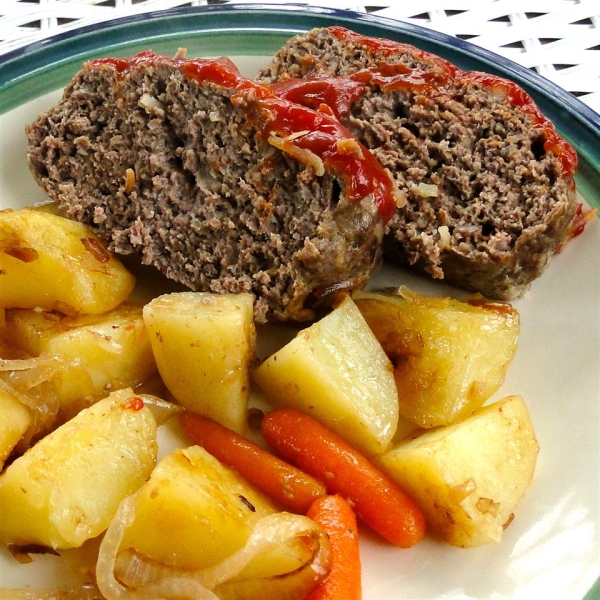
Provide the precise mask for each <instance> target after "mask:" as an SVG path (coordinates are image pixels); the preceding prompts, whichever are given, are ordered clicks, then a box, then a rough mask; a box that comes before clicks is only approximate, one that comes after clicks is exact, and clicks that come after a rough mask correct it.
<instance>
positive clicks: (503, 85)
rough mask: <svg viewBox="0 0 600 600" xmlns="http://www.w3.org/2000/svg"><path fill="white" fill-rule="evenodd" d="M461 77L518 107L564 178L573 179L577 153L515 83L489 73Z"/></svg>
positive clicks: (467, 74)
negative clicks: (557, 164) (534, 128)
mask: <svg viewBox="0 0 600 600" xmlns="http://www.w3.org/2000/svg"><path fill="white" fill-rule="evenodd" d="M462 77H463V78H464V79H465V80H466V81H467V82H473V83H479V84H481V85H484V86H486V87H489V88H492V89H495V90H498V91H499V92H500V93H501V94H503V95H505V97H506V99H507V100H508V102H510V104H511V105H512V106H520V107H521V108H522V109H523V112H525V113H526V114H528V115H529V116H530V117H531V118H532V119H533V122H534V123H535V124H536V125H537V126H538V127H539V129H540V130H541V131H542V132H543V134H544V150H545V151H546V152H549V153H551V154H554V155H555V156H556V157H557V158H558V160H559V161H560V164H561V167H562V172H563V175H564V176H565V177H573V175H574V174H575V171H576V169H577V161H578V159H577V153H576V152H575V149H574V148H573V147H572V146H571V145H570V144H569V143H568V142H567V141H566V140H564V139H563V138H562V137H560V136H559V135H558V133H556V129H554V125H553V124H552V123H551V122H550V121H549V120H548V119H547V118H546V117H545V116H544V115H543V114H542V113H541V111H540V109H539V108H538V107H537V105H536V104H535V102H534V101H533V98H532V97H531V96H530V95H529V94H528V93H527V92H526V91H525V90H523V89H522V88H520V87H519V86H518V85H517V84H516V83H514V82H512V81H509V80H508V79H504V78H503V77H499V76H498V75H491V74H489V73H480V72H478V71H466V72H464V73H463V74H462Z"/></svg>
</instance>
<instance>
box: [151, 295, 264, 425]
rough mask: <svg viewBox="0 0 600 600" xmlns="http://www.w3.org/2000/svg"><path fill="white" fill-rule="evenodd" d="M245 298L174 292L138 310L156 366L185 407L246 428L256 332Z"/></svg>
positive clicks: (166, 383) (175, 396) (250, 304)
mask: <svg viewBox="0 0 600 600" xmlns="http://www.w3.org/2000/svg"><path fill="white" fill-rule="evenodd" d="M252 305H253V297H252V296H251V295H250V294H222V295H221V294H211V293H204V292H175V293H172V294H165V295H162V296H159V297H158V298H155V299H154V300H152V301H151V302H149V303H148V304H147V305H146V306H145V307H144V321H145V322H146V326H147V328H148V332H149V334H150V340H151V343H152V349H153V352H154V357H155V359H156V364H157V365H158V370H159V372H160V375H161V377H162V379H163V381H164V382H165V385H166V386H167V388H168V389H169V391H170V392H171V394H173V397H174V398H175V399H176V400H177V401H178V402H179V403H180V404H181V405H182V406H184V407H185V408H187V409H189V410H192V411H194V412H198V413H201V414H203V415H205V416H207V417H210V418H211V419H213V420H215V421H217V422H219V423H221V424H222V425H224V426H225V427H229V428H230V429H233V430H234V431H237V432H238V433H243V432H244V431H245V429H246V421H247V412H248V398H249V394H250V382H249V380H250V375H249V373H250V367H251V365H252V364H253V362H254V351H255V340H256V331H255V328H254V320H253V308H252Z"/></svg>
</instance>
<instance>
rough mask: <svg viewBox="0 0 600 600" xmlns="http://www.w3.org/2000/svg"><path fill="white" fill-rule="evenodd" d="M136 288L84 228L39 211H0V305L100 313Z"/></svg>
mask: <svg viewBox="0 0 600 600" xmlns="http://www.w3.org/2000/svg"><path fill="white" fill-rule="evenodd" d="M134 285H135V278H134V276H133V275H132V274H131V273H130V272H129V271H128V270H127V269H125V267H124V266H123V265H122V264H121V263H120V262H119V261H118V260H117V259H116V258H115V257H113V256H112V254H111V253H110V252H108V251H107V250H106V248H105V247H104V245H103V243H102V242H101V241H100V239H99V238H98V237H97V236H96V235H95V234H93V233H92V232H91V231H90V230H89V229H88V228H86V227H85V226H84V225H82V224H80V223H76V222H74V221H70V220H69V219H65V218H63V217H60V216H57V215H53V214H50V213H45V212H41V211H36V210H27V209H24V210H19V211H11V210H4V211H0V307H2V308H38V307H39V308H44V309H47V310H59V311H61V312H63V313H65V314H70V315H74V314H79V313H90V314H97V313H103V312H106V311H108V310H111V309H112V308H114V307H115V306H117V305H118V304H120V303H121V302H123V301H124V300H125V299H126V298H127V297H128V296H129V294H130V293H131V291H132V290H133V287H134Z"/></svg>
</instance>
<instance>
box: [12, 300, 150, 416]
mask: <svg viewBox="0 0 600 600" xmlns="http://www.w3.org/2000/svg"><path fill="white" fill-rule="evenodd" d="M6 331H7V335H8V337H9V339H10V340H11V342H12V343H13V344H14V345H16V346H18V347H19V348H21V349H22V350H24V351H26V352H28V353H29V354H30V355H32V356H39V357H40V356H41V357H44V358H45V359H49V358H53V359H56V360H57V361H58V363H59V367H57V368H56V369H55V370H54V372H53V374H52V376H51V380H50V383H51V384H52V386H53V388H54V390H55V393H56V395H57V397H58V400H59V403H60V408H59V414H58V418H59V421H60V422H64V421H66V420H67V419H70V418H71V417H73V416H74V415H76V414H77V413H78V412H79V411H80V410H81V409H83V408H86V407H88V406H90V405H92V404H93V403H94V402H96V401H98V400H100V399H102V398H105V397H106V395H107V393H109V392H110V391H111V390H119V389H122V388H127V387H131V388H135V387H137V386H139V385H140V384H141V383H143V382H144V381H146V380H147V379H148V378H149V377H150V376H151V375H153V374H154V373H155V372H156V362H155V361H154V356H153V354H152V347H151V345H150V339H149V337H148V332H147V331H146V326H145V324H144V320H143V317H142V308H141V307H140V306H134V305H128V304H122V305H120V306H118V307H117V308H115V309H113V310H111V311H109V312H107V313H104V314H102V315H80V316H78V317H70V316H66V315H62V314H60V313H56V312H50V311H39V310H36V311H34V310H27V309H12V310H8V311H7V317H6Z"/></svg>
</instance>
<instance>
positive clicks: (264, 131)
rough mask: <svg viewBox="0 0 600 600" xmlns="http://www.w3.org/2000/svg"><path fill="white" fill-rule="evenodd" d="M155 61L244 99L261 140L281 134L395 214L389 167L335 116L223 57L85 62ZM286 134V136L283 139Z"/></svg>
mask: <svg viewBox="0 0 600 600" xmlns="http://www.w3.org/2000/svg"><path fill="white" fill-rule="evenodd" d="M159 60H160V61H167V62H170V63H171V64H173V65H174V66H176V67H177V68H178V69H179V70H180V71H181V72H182V73H183V74H184V75H185V76H186V77H188V78H189V79H192V80H196V81H198V82H200V83H202V82H206V81H207V82H211V83H214V84H217V85H219V86H222V87H225V88H228V89H230V90H232V92H233V93H232V97H231V100H232V103H234V104H237V103H238V101H242V102H243V101H246V102H248V104H249V105H251V106H253V107H255V109H257V110H258V111H259V113H260V116H261V117H262V118H261V120H260V123H261V131H260V132H261V135H262V136H263V138H264V139H265V140H268V139H269V136H270V135H272V134H274V135H277V136H278V137H280V138H284V141H285V144H286V145H288V147H289V146H292V147H294V148H297V149H300V150H305V151H309V152H312V153H313V154H315V155H316V156H317V157H318V158H319V159H321V160H322V161H323V164H324V165H325V166H326V167H329V168H331V169H332V170H335V171H336V172H338V173H339V174H340V175H341V176H342V177H343V179H344V181H345V183H346V197H347V198H348V200H349V201H350V202H359V201H361V200H362V199H363V198H365V197H367V196H369V195H372V197H373V202H374V204H375V206H376V207H377V210H378V212H379V214H380V215H381V217H382V219H383V220H384V221H387V220H389V219H390V218H391V217H392V215H393V214H394V212H395V210H396V203H395V200H394V191H395V188H394V183H393V181H392V179H391V177H390V175H389V173H388V171H386V170H385V169H383V167H381V165H380V164H379V162H378V161H377V160H376V158H375V157H374V156H373V155H372V154H371V152H369V150H367V148H365V147H364V146H362V145H360V144H359V143H358V142H357V141H356V140H355V139H354V137H353V136H352V134H351V133H350V132H349V131H348V130H347V129H346V128H345V127H344V126H343V125H342V124H341V123H340V122H339V121H338V120H337V119H336V118H334V117H333V116H331V115H330V114H326V113H325V112H322V111H320V110H313V109H311V108H308V107H306V106H301V105H300V104H295V103H293V102H290V101H288V100H285V99H282V98H279V97H278V96H277V95H276V94H275V93H274V92H273V90H272V89H271V88H270V87H268V86H266V85H263V84H258V83H255V82H253V81H250V80H248V79H246V78H244V77H242V75H241V74H240V72H239V71H238V69H237V67H236V66H235V65H234V64H233V63H232V62H231V61H230V60H229V59H227V58H218V59H202V58H194V59H184V58H172V57H169V56H163V55H158V54H155V53H154V52H151V51H146V52H141V53H140V54H137V55H136V56H134V57H132V58H128V59H122V58H105V59H100V60H95V61H91V63H90V64H91V65H92V66H94V65H107V66H112V67H113V68H114V69H116V70H117V71H118V72H119V73H121V74H124V73H125V72H126V71H127V70H129V69H132V68H134V67H136V66H139V65H142V64H146V65H152V64H155V63H156V62H157V61H159ZM295 134H297V137H296V135H295ZM287 136H291V137H290V138H289V139H285V138H286V137H287ZM348 140H350V141H351V145H352V146H353V147H354V148H359V151H357V152H351V151H348V150H347V148H348V145H347V144H346V143H345V142H347V141H348Z"/></svg>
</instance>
